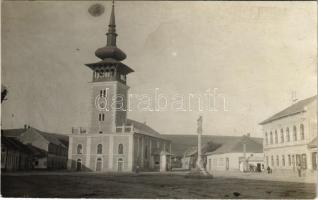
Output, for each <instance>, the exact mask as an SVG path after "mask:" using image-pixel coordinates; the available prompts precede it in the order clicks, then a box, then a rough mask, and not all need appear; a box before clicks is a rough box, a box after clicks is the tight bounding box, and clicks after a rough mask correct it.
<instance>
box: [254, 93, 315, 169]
mask: <svg viewBox="0 0 318 200" xmlns="http://www.w3.org/2000/svg"><path fill="white" fill-rule="evenodd" d="M260 125H262V126H263V134H264V154H265V165H266V167H267V166H270V167H271V168H272V169H273V170H290V171H292V170H294V171H295V170H296V168H297V165H298V164H300V165H301V167H302V169H304V170H316V169H317V96H313V97H310V98H307V99H304V100H301V101H298V102H296V103H294V104H292V105H291V106H289V107H287V108H286V109H284V110H282V111H280V112H278V113H277V114H275V115H273V116H272V117H270V118H268V119H266V120H264V121H263V122H261V123H260Z"/></svg>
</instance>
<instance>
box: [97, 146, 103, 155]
mask: <svg viewBox="0 0 318 200" xmlns="http://www.w3.org/2000/svg"><path fill="white" fill-rule="evenodd" d="M102 153H103V145H102V144H99V145H97V154H102Z"/></svg>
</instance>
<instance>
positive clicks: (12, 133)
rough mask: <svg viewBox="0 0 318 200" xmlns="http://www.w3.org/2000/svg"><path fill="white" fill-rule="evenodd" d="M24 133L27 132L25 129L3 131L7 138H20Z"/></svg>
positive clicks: (2, 133)
mask: <svg viewBox="0 0 318 200" xmlns="http://www.w3.org/2000/svg"><path fill="white" fill-rule="evenodd" d="M24 132H25V129H24V128H17V129H2V130H1V135H3V136H6V137H19V136H20V135H21V134H22V133H24Z"/></svg>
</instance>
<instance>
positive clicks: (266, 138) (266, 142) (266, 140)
mask: <svg viewBox="0 0 318 200" xmlns="http://www.w3.org/2000/svg"><path fill="white" fill-rule="evenodd" d="M265 144H266V145H268V135H267V132H266V133H265Z"/></svg>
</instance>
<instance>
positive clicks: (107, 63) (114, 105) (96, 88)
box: [86, 2, 133, 134]
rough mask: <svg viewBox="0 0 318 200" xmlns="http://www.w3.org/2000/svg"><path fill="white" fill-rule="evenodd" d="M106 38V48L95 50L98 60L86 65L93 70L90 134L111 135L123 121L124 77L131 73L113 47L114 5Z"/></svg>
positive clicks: (125, 106)
mask: <svg viewBox="0 0 318 200" xmlns="http://www.w3.org/2000/svg"><path fill="white" fill-rule="evenodd" d="M106 36H107V44H106V46H104V47H101V48H99V49H97V50H96V51H95V55H96V57H98V58H100V59H101V61H99V62H96V63H91V64H86V66H88V67H89V68H90V69H92V71H93V78H92V82H91V86H92V94H91V95H92V97H91V98H92V100H91V102H92V104H91V106H92V107H91V124H90V130H89V133H90V134H97V133H100V134H107V133H114V132H116V126H121V125H123V124H125V123H126V119H127V112H126V110H127V93H128V89H129V87H128V86H127V84H126V83H127V82H126V76H127V74H129V73H131V72H133V70H132V69H131V68H130V67H128V66H126V65H125V64H123V63H122V62H121V61H123V60H124V59H125V58H126V54H125V53H124V52H123V51H122V50H120V49H119V48H118V47H117V45H116V38H117V36H118V35H117V33H116V24H115V8H114V2H113V3H112V10H111V15H110V21H109V25H108V32H107V33H106Z"/></svg>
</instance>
